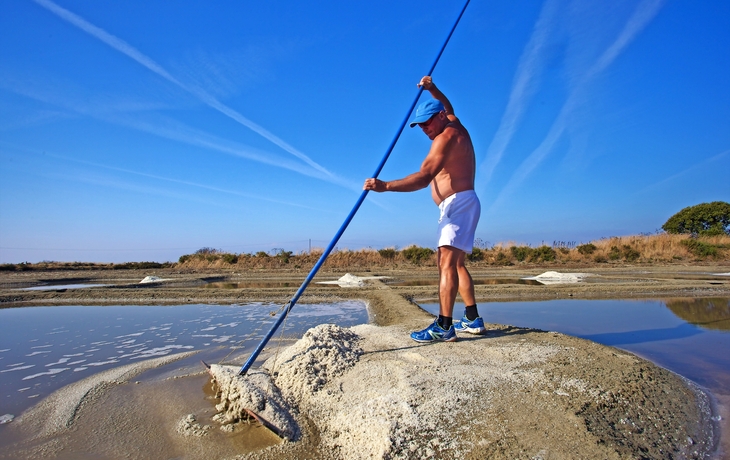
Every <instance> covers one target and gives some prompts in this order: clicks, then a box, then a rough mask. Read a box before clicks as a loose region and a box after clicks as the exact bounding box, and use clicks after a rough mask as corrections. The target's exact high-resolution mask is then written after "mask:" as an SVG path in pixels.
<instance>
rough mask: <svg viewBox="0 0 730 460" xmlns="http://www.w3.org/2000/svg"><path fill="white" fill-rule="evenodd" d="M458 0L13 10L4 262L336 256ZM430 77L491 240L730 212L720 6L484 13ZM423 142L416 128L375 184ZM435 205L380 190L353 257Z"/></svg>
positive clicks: (648, 0) (4, 26)
mask: <svg viewBox="0 0 730 460" xmlns="http://www.w3.org/2000/svg"><path fill="white" fill-rule="evenodd" d="M462 6H463V3H462V2H452V1H449V2H444V1H430V0H424V1H421V2H418V3H408V2H392V1H378V0H376V1H371V2H342V1H322V2H315V6H312V5H311V4H310V2H299V1H297V2H294V1H276V0H273V1H270V2H240V1H236V2H234V1H221V2H193V1H184V0H181V1H177V2H174V3H170V2H161V1H154V0H153V1H150V0H145V1H144V2H142V1H137V0H129V1H125V2H88V1H80V0H54V1H50V0H35V1H33V0H7V1H4V2H2V3H1V4H0V56H2V58H1V59H0V262H2V263H7V262H11V263H17V262H22V261H29V262H38V261H43V260H55V261H95V262H124V261H147V260H149V261H160V262H162V261H176V260H177V259H178V258H179V256H180V255H183V254H189V253H192V252H194V251H195V250H197V249H199V248H201V247H213V248H218V249H222V250H225V251H230V252H237V253H240V252H256V251H261V250H263V251H271V250H272V249H274V248H283V249H286V250H290V251H294V252H299V251H302V250H306V249H308V247H309V245H310V241H311V245H312V246H313V247H320V248H322V247H325V246H327V244H328V243H329V241H330V240H331V239H332V237H333V236H334V235H335V233H336V231H337V230H338V229H339V227H340V225H341V224H342V222H343V221H344V219H345V217H346V216H347V214H348V213H349V212H350V210H351V209H352V207H353V205H354V204H355V202H356V201H357V199H358V197H359V196H360V193H361V188H362V183H363V180H364V179H365V178H367V177H370V176H371V175H372V174H373V171H374V170H375V168H376V166H377V164H378V163H379V161H380V160H381V158H382V157H383V155H384V154H385V151H386V149H387V147H388V145H389V143H390V142H391V140H392V139H393V137H394V136H395V135H396V132H397V129H398V127H399V125H400V123H401V121H402V120H403V118H404V117H405V116H406V112H407V110H408V108H409V106H410V104H411V102H412V101H413V99H414V98H415V97H416V95H417V91H418V90H417V88H416V83H417V82H418V81H419V79H420V78H421V76H423V75H424V74H425V73H426V72H427V71H428V69H429V67H430V65H431V63H432V62H433V60H434V58H435V57H436V53H437V52H438V49H439V48H440V46H441V44H442V43H443V41H444V40H445V38H446V35H447V33H448V31H449V30H450V28H451V26H452V24H453V22H454V20H455V19H456V17H457V15H458V13H459V11H460V10H461V8H462ZM433 78H434V81H435V82H436V84H437V85H438V86H439V87H440V88H441V89H442V90H443V91H444V92H445V93H446V94H447V96H449V98H450V99H451V101H452V102H453V104H454V108H455V111H456V114H457V116H459V118H460V119H461V120H462V122H463V124H464V125H465V126H466V127H467V128H468V129H469V131H470V133H471V135H472V138H473V141H474V144H475V150H476V154H477V164H478V173H477V184H476V189H477V193H478V194H479V197H480V199H481V201H482V217H481V221H480V224H479V227H478V229H477V237H478V238H480V239H481V240H483V241H485V242H489V243H491V244H495V243H498V242H510V241H511V242H515V243H526V244H533V245H535V244H541V243H542V242H546V243H548V244H551V243H552V242H553V241H556V240H557V241H575V242H578V243H580V242H587V241H590V240H594V239H599V238H602V237H609V236H619V235H633V234H639V233H646V232H654V231H655V230H656V229H658V228H660V227H661V225H662V224H663V223H664V222H665V221H666V220H667V219H668V218H669V217H670V216H671V215H672V214H674V213H675V212H677V211H679V210H680V209H681V208H683V207H686V206H690V205H694V204H698V203H702V202H708V201H716V200H722V201H730V181H728V179H727V177H728V176H729V174H728V173H730V84H729V83H728V82H730V3H729V2H727V1H714V0H708V1H703V2H694V1H688V0H677V1H670V0H667V1H658V0H638V1H636V0H632V1H628V0H618V1H613V2H584V1H578V0H575V1H570V0H545V1H524V2H480V1H476V0H475V1H473V2H471V4H470V5H469V7H468V8H467V10H466V13H465V15H464V17H463V19H462V21H461V23H460V24H459V26H458V28H457V29H456V32H455V33H454V35H453V37H452V39H451V42H450V43H449V45H448V47H447V48H446V51H445V53H444V55H443V57H442V58H441V60H440V62H439V64H438V66H437V67H436V70H435V72H434V74H433ZM424 97H427V96H426V95H424ZM428 147H429V140H428V138H427V137H426V136H425V135H424V134H423V133H422V132H421V131H420V130H419V129H409V128H407V127H406V129H405V131H404V132H403V134H402V136H401V138H400V140H399V141H398V144H397V145H396V147H395V149H394V150H393V153H392V154H391V157H390V159H389V160H388V163H387V164H386V165H385V168H384V169H383V172H382V173H381V174H380V178H381V179H384V180H387V179H395V178H400V177H402V176H405V175H407V174H409V173H411V172H414V171H415V170H416V169H417V168H418V167H419V166H420V163H421V161H422V159H423V157H424V155H425V154H426V152H427V150H428ZM437 211H438V210H437V208H436V207H435V206H434V204H433V202H432V201H431V199H430V195H429V192H428V190H423V191H420V192H414V193H405V194H401V193H389V194H375V193H370V194H368V197H367V199H366V201H365V203H364V204H363V206H362V207H361V209H360V210H359V212H358V213H357V215H356V216H355V218H354V219H353V221H352V223H351V224H350V226H349V228H348V229H347V231H346V232H345V233H344V235H343V237H342V238H341V240H340V242H339V243H338V245H337V247H338V248H340V249H345V248H347V249H354V250H357V249H362V248H368V247H372V248H376V249H379V248H383V247H394V246H395V247H399V248H403V247H405V246H408V245H410V244H418V245H420V246H427V247H434V246H435V229H436V221H437V218H438V212H437Z"/></svg>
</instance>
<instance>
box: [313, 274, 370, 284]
mask: <svg viewBox="0 0 730 460" xmlns="http://www.w3.org/2000/svg"><path fill="white" fill-rule="evenodd" d="M364 279H365V278H360V277H359V276H355V275H351V274H349V273H345V274H344V275H343V276H342V277H340V278H339V279H338V280H336V281H318V282H317V284H339V285H340V287H362V286H365V282H364V281H363V280H364Z"/></svg>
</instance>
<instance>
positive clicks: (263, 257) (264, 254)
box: [254, 251, 269, 259]
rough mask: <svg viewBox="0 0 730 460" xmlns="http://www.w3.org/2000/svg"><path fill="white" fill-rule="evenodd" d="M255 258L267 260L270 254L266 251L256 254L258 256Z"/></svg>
mask: <svg viewBox="0 0 730 460" xmlns="http://www.w3.org/2000/svg"><path fill="white" fill-rule="evenodd" d="M254 257H261V258H262V259H265V258H267V257H269V254H268V253H266V251H259V252H257V253H256V255H254Z"/></svg>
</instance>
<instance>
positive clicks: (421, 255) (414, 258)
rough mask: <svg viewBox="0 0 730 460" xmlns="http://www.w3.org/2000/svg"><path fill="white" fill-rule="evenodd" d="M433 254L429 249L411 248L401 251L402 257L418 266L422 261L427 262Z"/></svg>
mask: <svg viewBox="0 0 730 460" xmlns="http://www.w3.org/2000/svg"><path fill="white" fill-rule="evenodd" d="M433 253H434V250H433V249H431V248H421V247H418V246H411V247H408V248H405V249H404V250H402V251H401V254H403V257H405V258H406V260H409V261H410V262H412V263H414V264H420V263H421V262H422V261H424V260H427V259H428V258H429V257H431V256H432V255H433Z"/></svg>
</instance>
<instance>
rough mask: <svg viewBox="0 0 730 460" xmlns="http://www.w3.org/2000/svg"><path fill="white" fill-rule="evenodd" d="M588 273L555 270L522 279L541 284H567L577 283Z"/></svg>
mask: <svg viewBox="0 0 730 460" xmlns="http://www.w3.org/2000/svg"><path fill="white" fill-rule="evenodd" d="M587 276H591V274H590V273H560V272H555V271H550V272H545V273H542V274H540V275H537V276H529V277H527V278H522V279H524V280H535V281H539V282H540V283H542V284H567V283H579V282H581V281H583V279H585V278H586V277H587Z"/></svg>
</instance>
